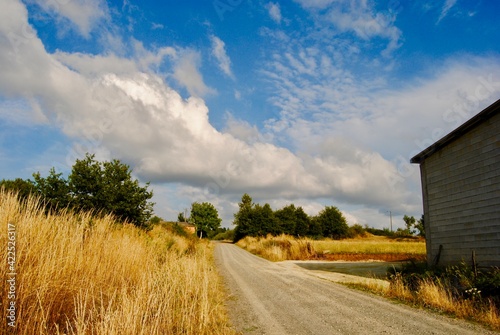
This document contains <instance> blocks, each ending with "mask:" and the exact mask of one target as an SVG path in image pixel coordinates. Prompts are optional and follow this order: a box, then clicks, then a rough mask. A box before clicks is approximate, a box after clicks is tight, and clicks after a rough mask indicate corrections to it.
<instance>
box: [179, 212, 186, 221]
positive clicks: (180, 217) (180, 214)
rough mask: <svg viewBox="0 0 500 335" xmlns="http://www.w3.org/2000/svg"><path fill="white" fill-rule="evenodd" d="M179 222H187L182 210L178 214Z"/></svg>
mask: <svg viewBox="0 0 500 335" xmlns="http://www.w3.org/2000/svg"><path fill="white" fill-rule="evenodd" d="M177 222H187V219H186V218H185V217H184V213H183V212H180V213H179V215H177Z"/></svg>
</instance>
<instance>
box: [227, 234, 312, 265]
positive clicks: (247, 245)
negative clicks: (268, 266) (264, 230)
mask: <svg viewBox="0 0 500 335" xmlns="http://www.w3.org/2000/svg"><path fill="white" fill-rule="evenodd" d="M237 245H238V246H240V247H242V248H243V249H246V250H248V251H250V252H251V253H253V254H256V255H259V256H261V257H264V258H266V259H268V260H270V261H273V262H277V261H284V260H298V259H311V258H314V257H315V256H316V251H315V250H314V246H313V241H312V240H310V239H295V238H293V237H291V236H287V235H280V236H271V235H269V236H267V237H265V238H264V237H250V236H247V237H245V238H243V239H241V240H239V241H238V243H237Z"/></svg>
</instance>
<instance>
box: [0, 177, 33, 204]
mask: <svg viewBox="0 0 500 335" xmlns="http://www.w3.org/2000/svg"><path fill="white" fill-rule="evenodd" d="M0 189H4V190H5V191H10V192H16V193H17V195H18V197H19V199H21V200H25V199H26V198H28V197H29V196H30V195H31V194H35V193H36V187H35V184H34V183H33V182H32V181H31V180H29V179H28V180H24V179H21V178H16V179H14V180H6V179H2V180H1V181H0Z"/></svg>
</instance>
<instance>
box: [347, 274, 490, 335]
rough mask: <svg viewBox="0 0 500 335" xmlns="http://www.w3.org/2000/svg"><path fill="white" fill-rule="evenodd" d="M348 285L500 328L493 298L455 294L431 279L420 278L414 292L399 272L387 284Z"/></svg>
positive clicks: (365, 283)
mask: <svg viewBox="0 0 500 335" xmlns="http://www.w3.org/2000/svg"><path fill="white" fill-rule="evenodd" d="M347 285H348V286H351V287H354V288H361V289H363V290H368V291H370V292H373V293H376V294H379V295H382V296H385V297H387V298H392V299H397V300H399V301H403V302H406V303H409V304H411V305H417V306H421V307H424V308H429V309H431V310H434V311H440V312H443V313H447V314H449V315H453V316H455V317H457V318H461V319H466V320H473V321H476V322H478V323H481V324H483V325H485V326H487V327H490V328H492V329H494V330H500V313H499V311H498V310H497V308H496V307H495V305H494V304H493V303H492V302H489V301H486V302H480V301H474V300H471V299H459V298H457V297H453V295H452V294H451V292H450V291H449V290H448V289H446V288H445V287H443V286H441V285H440V284H436V283H435V282H433V281H431V280H420V281H419V283H418V289H417V290H416V291H415V292H412V291H411V290H410V289H409V288H408V287H407V286H406V285H405V284H404V283H403V280H402V278H401V276H400V275H396V276H395V277H394V278H393V279H392V280H391V283H390V286H388V287H387V286H383V285H379V284H377V283H375V282H364V283H356V284H349V283H348V284H347Z"/></svg>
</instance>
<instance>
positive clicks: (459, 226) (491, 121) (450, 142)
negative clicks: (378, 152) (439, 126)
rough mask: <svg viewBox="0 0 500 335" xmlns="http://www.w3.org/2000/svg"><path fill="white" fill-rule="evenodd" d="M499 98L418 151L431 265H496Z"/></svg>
mask: <svg viewBox="0 0 500 335" xmlns="http://www.w3.org/2000/svg"><path fill="white" fill-rule="evenodd" d="M499 134H500V100H497V101H496V102H495V103H493V104H492V105H491V106H489V107H487V108H486V109H484V110H483V111H481V112H480V113H479V114H477V115H476V116H474V117H473V118H472V119H470V120H469V121H467V122H465V123H464V124H463V125H461V126H460V127H458V128H457V129H455V130H454V131H452V132H451V133H449V134H448V135H446V136H445V137H443V138H442V139H440V140H439V141H437V142H436V143H434V144H433V145H431V146H430V147H428V148H427V149H425V150H424V151H422V152H421V153H419V154H418V155H416V156H415V157H413V158H412V159H411V162H412V163H418V164H420V174H421V180H422V195H423V206H424V224H425V232H426V242H427V262H428V263H429V265H449V264H457V263H460V262H461V261H462V260H465V261H467V262H468V263H469V264H470V262H471V261H472V260H473V258H474V259H475V262H476V263H477V265H478V266H481V267H482V266H500V141H499Z"/></svg>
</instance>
